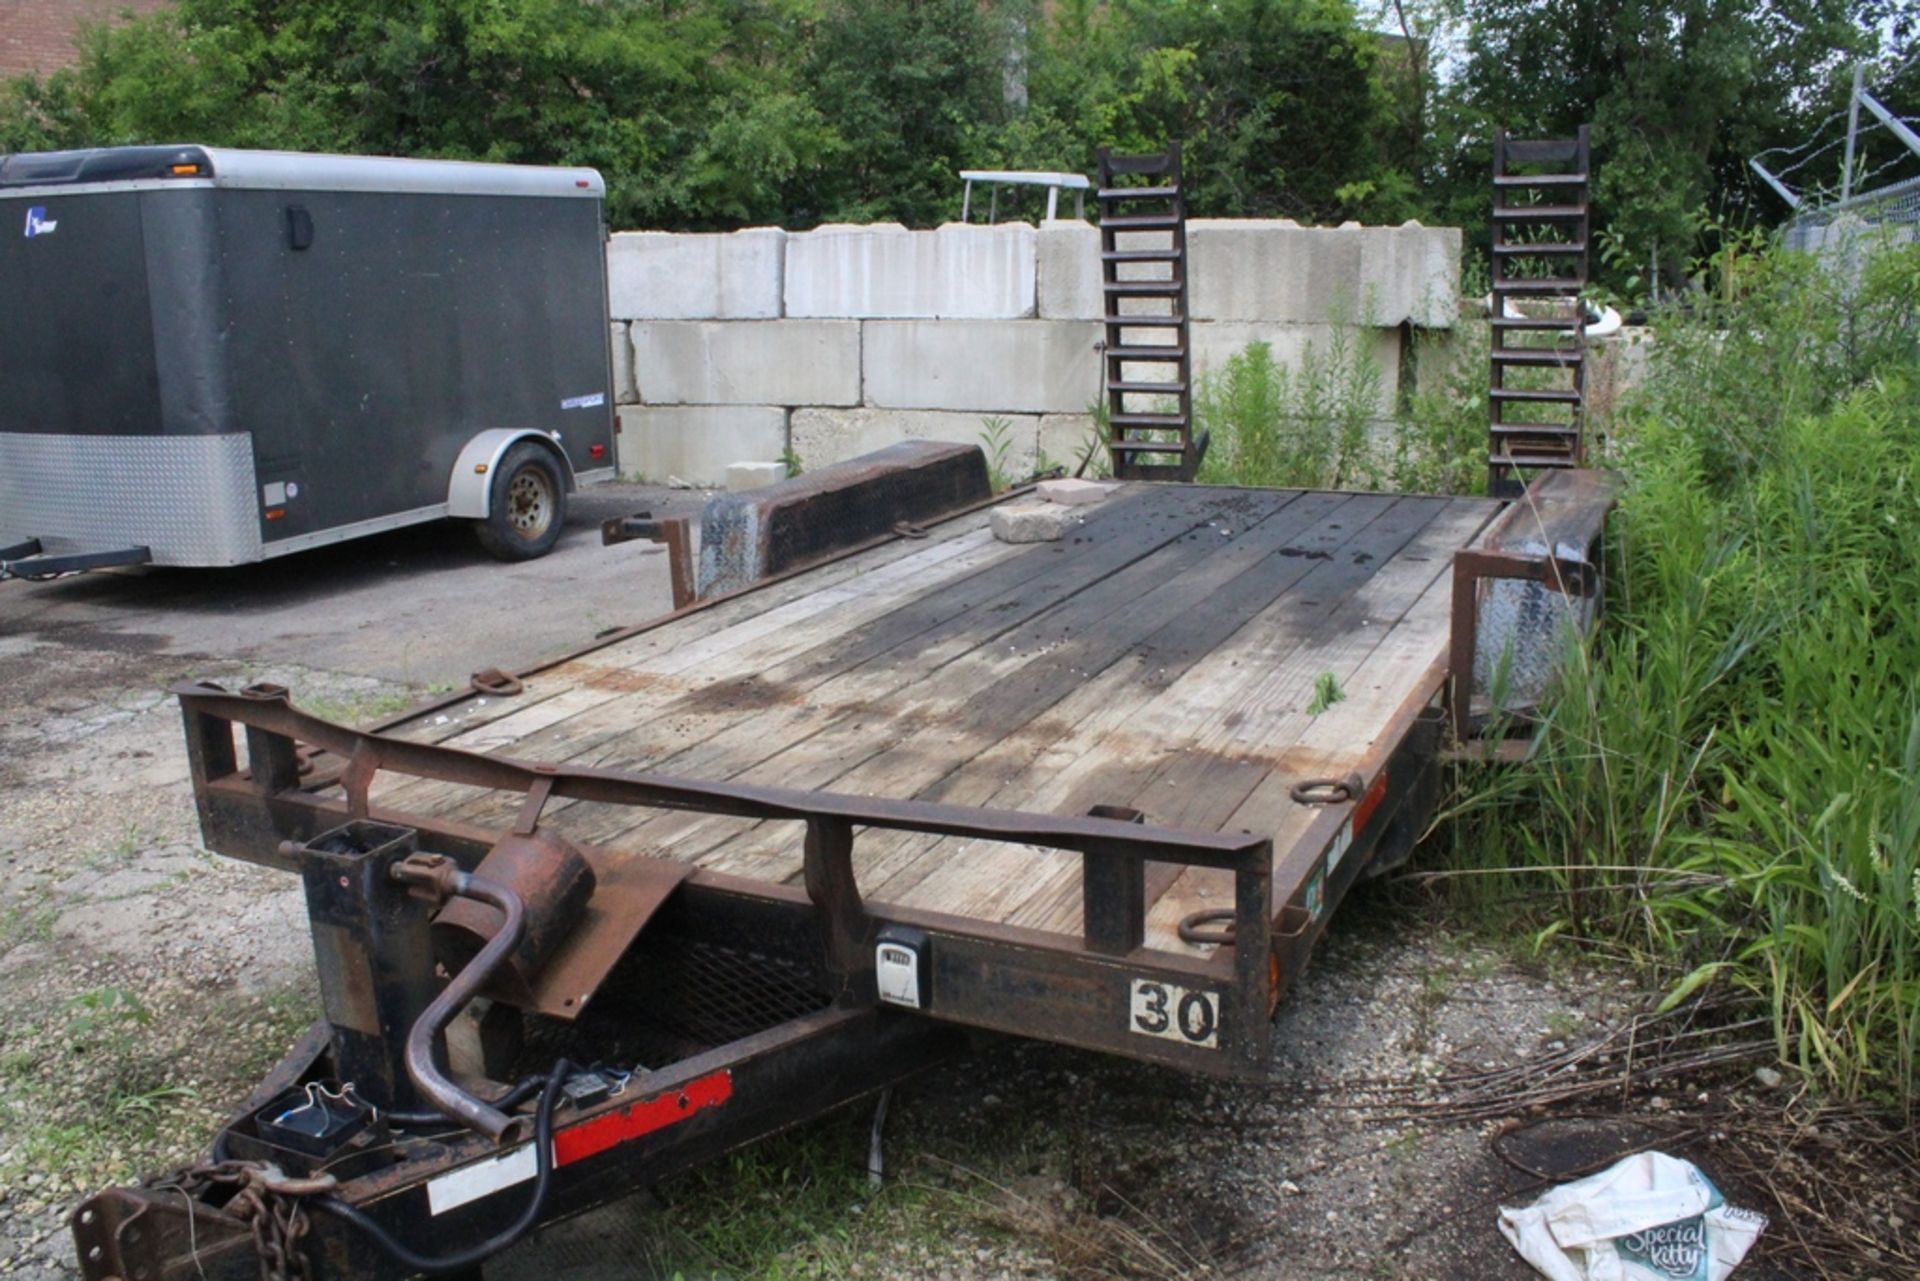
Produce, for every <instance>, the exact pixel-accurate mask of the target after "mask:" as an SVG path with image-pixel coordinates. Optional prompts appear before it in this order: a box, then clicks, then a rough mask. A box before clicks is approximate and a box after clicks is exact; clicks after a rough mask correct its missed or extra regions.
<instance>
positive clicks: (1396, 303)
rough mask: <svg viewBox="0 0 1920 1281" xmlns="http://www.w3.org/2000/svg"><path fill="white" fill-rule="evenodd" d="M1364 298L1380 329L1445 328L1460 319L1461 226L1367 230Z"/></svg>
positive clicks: (1363, 259)
mask: <svg viewBox="0 0 1920 1281" xmlns="http://www.w3.org/2000/svg"><path fill="white" fill-rule="evenodd" d="M1361 234H1362V242H1361V251H1360V296H1361V297H1362V298H1363V299H1366V300H1369V301H1370V303H1371V305H1372V308H1373V311H1374V315H1373V316H1372V317H1371V319H1372V321H1373V323H1375V324H1379V325H1401V324H1410V325H1417V326H1419V327H1421V328H1425V329H1445V328H1448V327H1449V326H1451V325H1452V324H1453V323H1454V321H1455V319H1456V318H1457V317H1458V316H1459V314H1460V247H1461V233H1460V229H1459V228H1458V227H1423V226H1421V225H1420V224H1419V223H1417V222H1411V221H1409V222H1405V223H1402V224H1401V225H1400V226H1398V227H1368V228H1366V229H1365V230H1364V231H1363V232H1362V233H1361Z"/></svg>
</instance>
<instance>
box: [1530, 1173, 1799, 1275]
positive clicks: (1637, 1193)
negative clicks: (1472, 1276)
mask: <svg viewBox="0 0 1920 1281" xmlns="http://www.w3.org/2000/svg"><path fill="white" fill-rule="evenodd" d="M1766 1226H1767V1218H1766V1216H1765V1215H1763V1214H1756V1213H1754V1212H1753V1211H1751V1210H1742V1209H1739V1208H1737V1207H1734V1206H1730V1205H1728V1204H1727V1203H1726V1199H1725V1198H1724V1197H1722V1196H1721V1195H1720V1189H1718V1188H1716V1187H1714V1186H1713V1182H1712V1180H1710V1179H1708V1178H1707V1176H1706V1175H1704V1174H1702V1173H1701V1172H1700V1171H1699V1170H1698V1169H1697V1168H1696V1167H1695V1166H1694V1165H1693V1164H1692V1163H1691V1162H1688V1161H1682V1160H1680V1159H1679V1158H1678V1157H1671V1156H1668V1155H1666V1154H1665V1153H1663V1152H1642V1153H1639V1154H1637V1155H1634V1156H1630V1157H1627V1158H1625V1159H1624V1160H1622V1161H1618V1162H1616V1163H1615V1164H1613V1165H1611V1166H1609V1167H1608V1168H1606V1169H1605V1170H1602V1171H1601V1172H1600V1173H1599V1174H1595V1175H1591V1176H1589V1177H1587V1178H1584V1179H1580V1180H1577V1181H1575V1182H1573V1183H1563V1184H1561V1185H1560V1186H1559V1187H1557V1188H1555V1189H1553V1190H1552V1191H1551V1192H1548V1193H1547V1194H1546V1195H1545V1196H1543V1197H1541V1198H1540V1199H1539V1200H1538V1201H1535V1202H1534V1203H1533V1204H1532V1205H1529V1206H1527V1207H1525V1208H1524V1209H1518V1210H1514V1209H1508V1208H1507V1207H1505V1206H1502V1207H1501V1210H1500V1232H1501V1234H1502V1235H1503V1236H1505V1237H1506V1238H1507V1240H1508V1241H1510V1242H1512V1243H1513V1248H1514V1249H1516V1250H1518V1251H1519V1252H1520V1257H1521V1258H1523V1259H1525V1260H1526V1261H1527V1262H1528V1263H1530V1264H1532V1265H1533V1266H1534V1268H1535V1269H1536V1270H1537V1271H1538V1272H1539V1273H1540V1274H1541V1275H1542V1276H1545V1277H1547V1278H1549V1281H1721V1279H1722V1278H1723V1277H1725V1276H1727V1275H1728V1274H1729V1273H1731V1272H1732V1271H1733V1269H1734V1266H1735V1265H1736V1264H1738V1263H1739V1262H1740V1260H1741V1259H1743V1258H1745V1257H1746V1254H1747V1251H1748V1250H1749V1249H1751V1248H1752V1246H1753V1243H1754V1242H1755V1241H1756V1240H1758V1239H1759V1237H1760V1233H1761V1232H1762V1231H1764V1230H1765V1228H1766Z"/></svg>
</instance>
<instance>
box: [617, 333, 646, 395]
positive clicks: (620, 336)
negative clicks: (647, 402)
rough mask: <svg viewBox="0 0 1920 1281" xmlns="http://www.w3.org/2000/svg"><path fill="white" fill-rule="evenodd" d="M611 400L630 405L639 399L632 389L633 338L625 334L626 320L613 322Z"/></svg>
mask: <svg viewBox="0 0 1920 1281" xmlns="http://www.w3.org/2000/svg"><path fill="white" fill-rule="evenodd" d="M611 346H612V348H613V401H614V403H615V404H616V405H631V404H632V403H633V402H634V401H636V400H638V399H640V396H639V393H638V392H636V391H634V389H633V340H632V339H631V338H629V337H628V335H627V322H626V321H624V320H616V321H614V322H613V338H612V341H611Z"/></svg>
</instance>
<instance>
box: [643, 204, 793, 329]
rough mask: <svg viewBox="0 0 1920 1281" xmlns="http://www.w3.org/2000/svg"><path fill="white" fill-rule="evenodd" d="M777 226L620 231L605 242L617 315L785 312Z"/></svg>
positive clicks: (759, 316)
mask: <svg viewBox="0 0 1920 1281" xmlns="http://www.w3.org/2000/svg"><path fill="white" fill-rule="evenodd" d="M786 238H787V233H786V232H785V231H783V230H781V229H780V228H778V227H751V228H748V229H747V230H745V231H732V232H724V233H713V234H695V233H682V232H669V231H623V232H620V233H619V234H617V235H615V236H612V237H610V238H609V239H608V241H607V300H608V307H609V310H610V311H611V312H612V315H613V318H614V319H615V320H769V319H772V318H774V317H776V316H778V315H779V314H780V294H781V272H782V270H783V269H784V267H785V256H784V254H783V253H782V252H781V246H782V245H783V243H784V242H785V240H786Z"/></svg>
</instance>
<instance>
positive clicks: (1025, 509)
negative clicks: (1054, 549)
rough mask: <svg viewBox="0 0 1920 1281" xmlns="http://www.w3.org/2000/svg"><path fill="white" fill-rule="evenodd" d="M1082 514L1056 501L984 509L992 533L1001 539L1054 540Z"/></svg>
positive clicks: (1014, 541) (1042, 541)
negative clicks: (990, 509) (987, 510)
mask: <svg viewBox="0 0 1920 1281" xmlns="http://www.w3.org/2000/svg"><path fill="white" fill-rule="evenodd" d="M1080 521H1081V515H1080V513H1079V512H1077V511H1075V510H1074V509H1073V508H1071V507H1062V506H1059V505H1058V504H1056V503H1036V502H1025V503H1002V504H1000V505H999V506H998V507H995V508H994V509H993V510H992V511H990V512H988V513H987V524H988V525H989V526H990V527H991V528H992V530H993V536H994V537H995V538H997V539H999V540H1000V541H1001V542H1003V543H1053V542H1058V541H1059V540H1060V539H1061V538H1062V537H1064V536H1065V535H1066V532H1067V531H1068V530H1069V529H1072V528H1073V527H1074V526H1075V525H1078V524H1079V523H1080Z"/></svg>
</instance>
